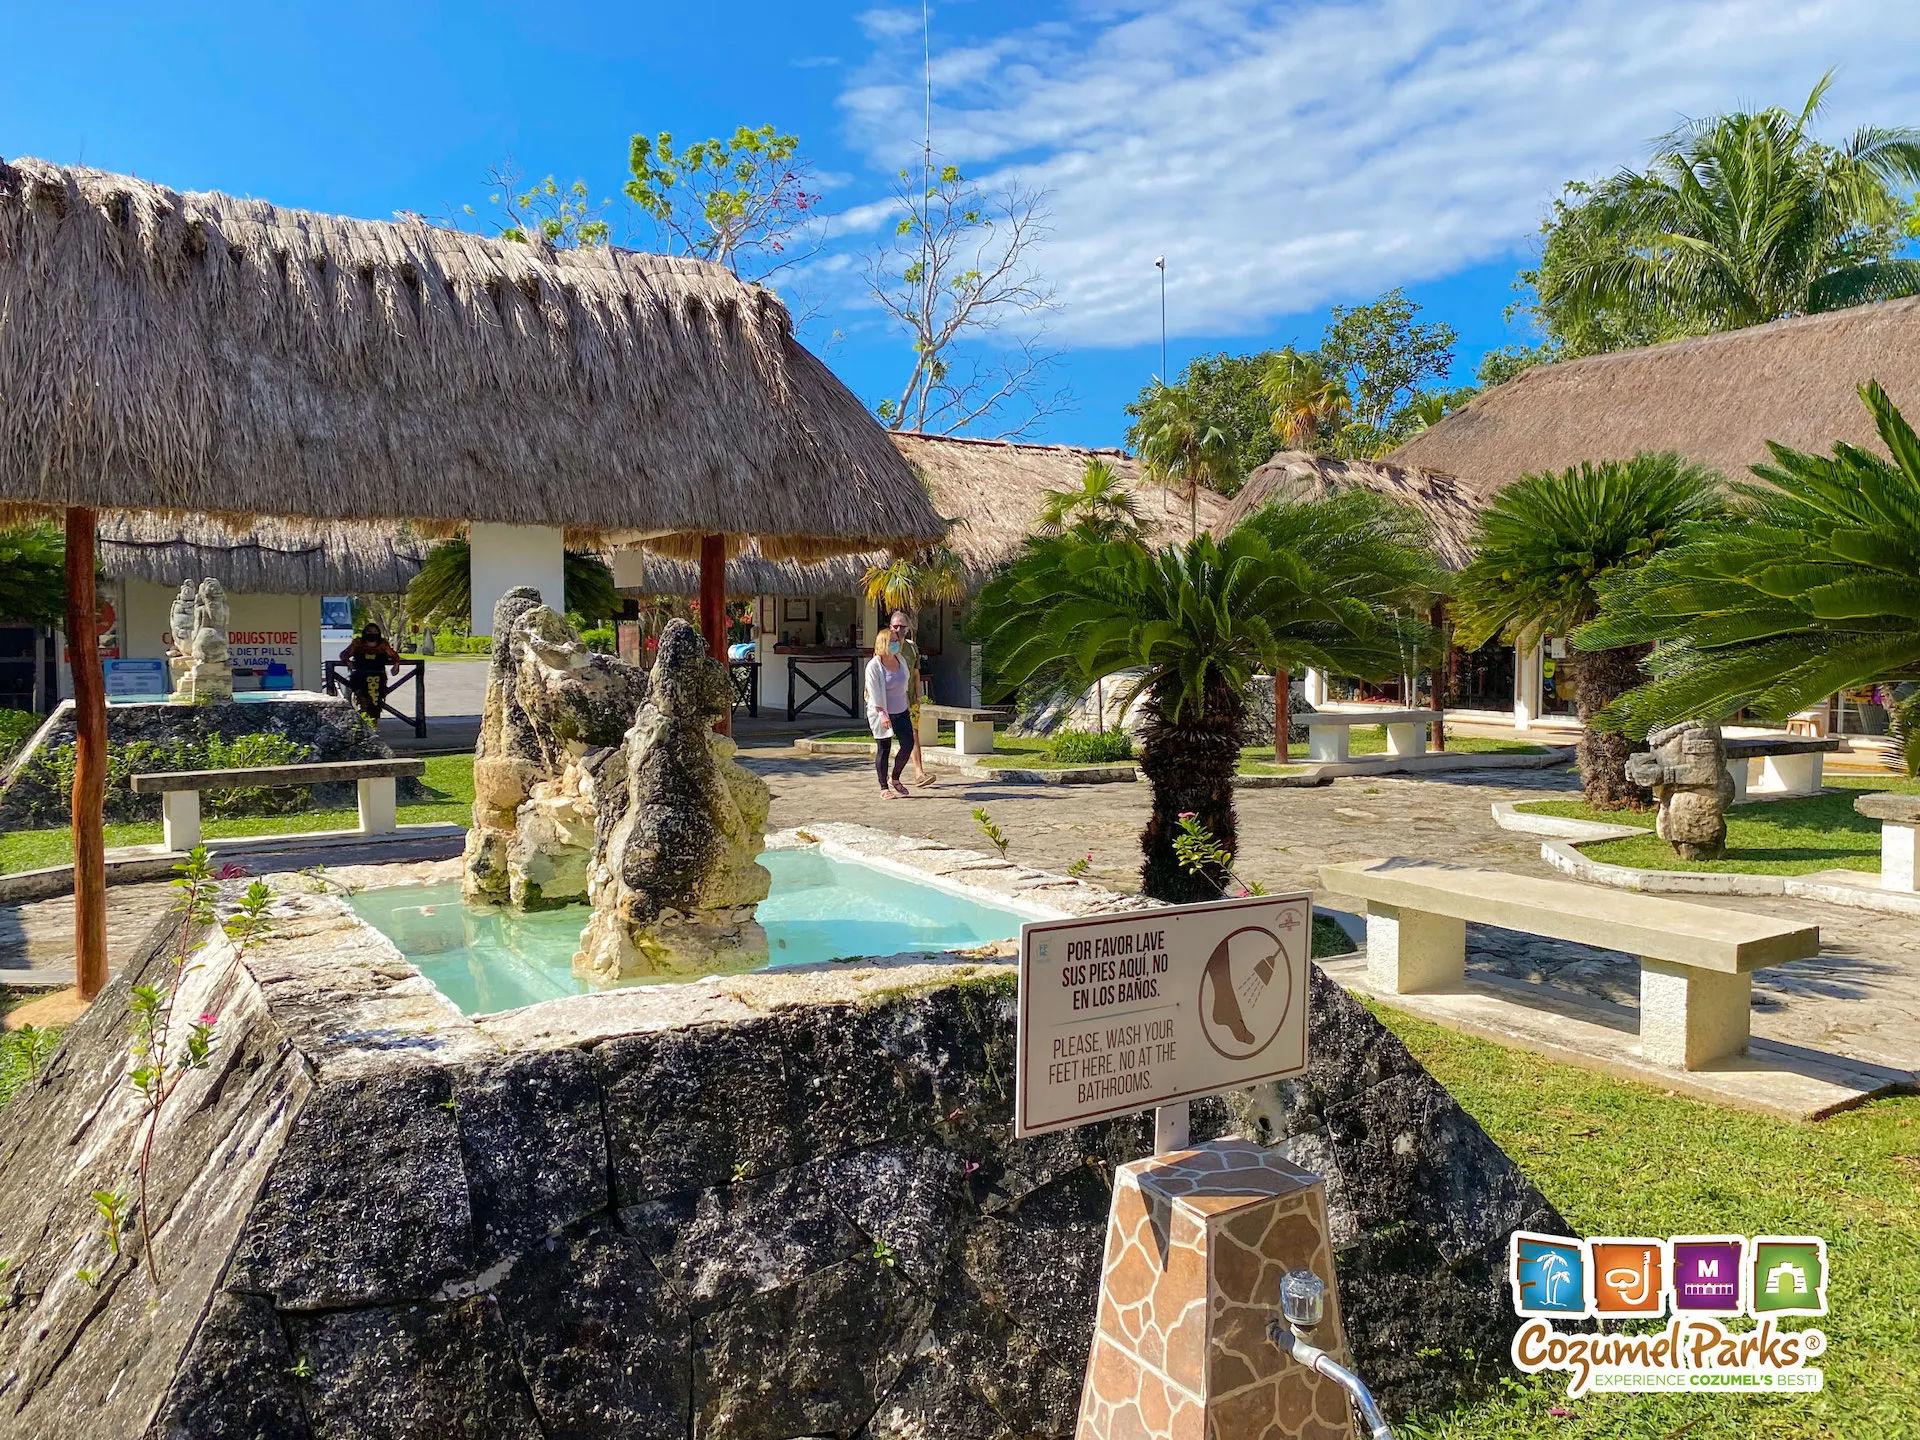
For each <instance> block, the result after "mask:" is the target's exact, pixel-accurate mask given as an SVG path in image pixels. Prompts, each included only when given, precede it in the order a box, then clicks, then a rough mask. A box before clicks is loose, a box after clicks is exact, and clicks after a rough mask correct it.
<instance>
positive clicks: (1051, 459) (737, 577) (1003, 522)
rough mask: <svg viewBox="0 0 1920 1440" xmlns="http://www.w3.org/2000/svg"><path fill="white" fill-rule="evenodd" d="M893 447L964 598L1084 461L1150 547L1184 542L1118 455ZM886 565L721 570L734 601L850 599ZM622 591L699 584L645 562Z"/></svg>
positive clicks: (987, 445) (874, 558)
mask: <svg viewBox="0 0 1920 1440" xmlns="http://www.w3.org/2000/svg"><path fill="white" fill-rule="evenodd" d="M891 438H892V440H893V443H894V445H895V446H896V447H897V448H898V450H899V452H900V454H901V455H903V456H904V457H905V458H906V460H907V461H908V463H909V464H911V465H912V467H913V469H914V470H915V471H916V472H917V473H918V474H919V475H920V476H921V477H922V479H923V480H924V482H925V484H926V488H927V492H928V493H929V494H930V495H931V496H932V497H933V503H934V507H935V508H936V509H937V510H939V512H940V513H941V514H942V515H944V516H946V517H947V518H948V519H949V520H951V521H952V524H953V528H952V530H951V531H950V532H949V533H948V536H947V544H948V545H950V546H951V547H952V548H953V550H954V553H955V554H957V555H958V556H959V557H960V560H961V563H962V564H963V565H964V566H965V567H966V572H967V583H968V588H969V589H970V590H972V589H978V588H979V587H980V586H981V585H982V584H984V583H985V582H986V580H987V577H988V576H989V575H991V574H992V573H993V571H994V570H995V569H997V568H998V567H999V566H1001V565H1003V564H1005V563H1006V562H1007V561H1008V560H1011V559H1012V558H1013V557H1014V555H1015V554H1016V553H1017V552H1018V551H1019V549H1020V546H1021V545H1022V544H1023V543H1024V542H1025V541H1026V539H1027V537H1028V536H1029V535H1032V534H1034V533H1035V532H1036V531H1037V530H1038V529H1039V526H1040V512H1041V510H1042V509H1043V508H1044V507H1045V505H1046V503H1047V496H1046V492H1047V491H1049V490H1068V489H1072V488H1073V487H1074V486H1076V485H1078V484H1079V481H1080V475H1081V472H1082V471H1084V470H1085V469H1086V466H1087V462H1088V461H1089V460H1104V461H1105V462H1106V463H1107V464H1109V465H1111V466H1112V467H1113V468H1114V470H1115V471H1117V472H1118V473H1119V475H1120V478H1121V480H1122V481H1123V482H1124V483H1125V484H1126V486H1127V488H1128V489H1130V490H1131V491H1133V492H1134V496H1135V498H1136V499H1137V500H1138V502H1139V505H1140V510H1141V517H1142V519H1143V520H1144V522H1145V527H1146V531H1147V535H1148V537H1149V538H1150V539H1152V538H1155V537H1158V538H1160V539H1171V540H1180V539H1184V538H1185V537H1186V533H1187V501H1186V499H1185V497H1184V496H1183V495H1181V494H1178V493H1176V492H1173V491H1171V490H1168V489H1166V488H1165V487H1163V486H1161V485H1159V484H1157V483H1155V482H1154V481H1152V480H1149V479H1148V478H1147V477H1146V475H1145V473H1144V471H1143V469H1142V467H1141V465H1140V464H1139V462H1138V461H1136V460H1135V459H1134V458H1133V457H1132V456H1130V455H1128V454H1127V453H1126V452H1125V451H1123V450H1089V449H1085V448H1082V447H1080V446H1077V445H1035V444H1029V443H1026V442H1023V441H1015V440H975V439H971V438H968V437H966V436H959V435H922V434H919V433H917V432H914V431H903V432H895V433H894V434H893V435H892V436H891ZM1226 506H1227V501H1226V500H1224V499H1223V498H1221V497H1220V496H1218V495H1216V494H1214V493H1213V492H1212V491H1210V490H1202V491H1201V492H1200V495H1199V521H1200V528H1201V529H1203V530H1204V529H1209V528H1211V527H1212V525H1213V524H1214V522H1215V521H1216V520H1217V519H1218V518H1219V517H1220V515H1221V514H1222V513H1224V511H1225V509H1226ZM886 559H887V557H886V556H885V555H884V554H883V553H880V552H877V551H876V552H873V553H870V554H866V555H849V556H844V557H842V558H840V559H837V560H828V561H824V562H821V563H819V564H812V565H800V564H793V563H782V562H780V561H776V560H772V559H769V558H768V557H767V555H766V554H765V553H764V551H763V550H761V549H759V548H757V547H748V548H747V549H746V550H745V551H743V552H742V553H741V554H740V555H738V556H736V557H735V558H734V559H732V560H730V561H729V562H728V564H727V591H728V593H729V594H733V595H846V594H852V593H857V592H858V591H859V590H860V588H861V581H862V577H863V576H865V574H866V572H867V570H868V568H869V567H870V566H875V565H883V564H885V563H886ZM621 589H622V590H623V591H624V592H626V593H627V594H654V595H690V594H693V593H694V592H695V591H697V590H698V589H699V576H698V573H697V571H696V570H695V569H694V567H692V566H691V565H685V564H676V563H674V562H673V561H670V560H660V559H655V558H652V557H649V559H648V561H647V570H646V579H645V581H644V583H642V584H638V585H623V586H622V587H621Z"/></svg>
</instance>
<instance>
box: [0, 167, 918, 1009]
mask: <svg viewBox="0 0 1920 1440" xmlns="http://www.w3.org/2000/svg"><path fill="white" fill-rule="evenodd" d="M0 509H5V510H7V511H9V512H10V513H12V514H14V515H48V514H51V515H64V516H65V517H66V519H67V526H68V540H69V546H68V553H69V561H70V563H69V564H68V567H67V574H68V587H69V596H68V611H69V621H68V636H67V638H68V641H69V643H70V644H71V646H72V647H73V655H72V661H73V664H72V669H73V676H74V680H75V686H76V694H75V700H76V704H77V707H78V709H79V712H80V736H81V740H80V753H79V771H80V780H79V782H78V784H77V786H76V791H75V794H76V806H75V811H76V813H75V819H74V834H75V847H76V853H77V856H78V861H77V865H76V873H75V879H76V889H77V894H78V902H79V903H78V904H77V905H76V913H77V914H78V916H79V917H80V923H79V930H80V935H79V946H78V950H79V957H80V963H79V971H80V975H81V990H82V992H83V993H85V994H88V995H91V994H92V993H94V992H95V991H96V990H97V988H98V986H99V985H100V984H101V983H104V979H105V939H104V935H105V931H104V903H103V897H104V890H103V886H104V881H103V879H102V878H101V877H102V875H103V873H104V872H103V869H102V861H101V859H100V855H101V845H102V839H101V831H100V822H99V806H98V801H97V798H96V797H97V796H98V795H99V794H101V793H102V792H103V787H104V784H105V768H104V767H105V746H106V721H105V710H104V705H103V700H102V696H101V693H100V681H99V670H98V666H97V663H96V660H95V648H94V634H95V627H94V625H93V624H92V623H91V618H90V617H91V616H92V615H93V613H94V609H95V597H94V595H93V554H94V527H95V516H96V513H97V512H98V511H102V510H107V511H113V510H127V511H158V512H163V513H171V514H180V513H190V514H205V515H214V516H221V517H229V518H232V519H233V520H235V521H236V522H241V523H244V522H247V521H250V520H251V519H252V518H253V517H255V516H259V515H267V516H294V517H301V518H306V519H316V520H377V521H391V520H400V519H407V520H414V521H419V522H424V523H425V524H426V525H428V526H429V527H430V526H431V525H432V524H433V523H435V522H439V523H442V524H449V523H467V524H469V525H471V526H472V540H473V544H474V551H475V566H474V591H475V606H476V609H478V608H481V607H482V606H487V607H490V605H491V599H492V596H493V595H497V594H498V593H499V592H500V591H501V590H503V589H505V588H506V585H507V584H511V583H515V582H516V581H524V582H528V583H533V584H535V585H538V586H540V587H541V589H542V591H543V593H545V592H546V591H548V590H551V591H552V592H553V593H554V595H555V596H556V597H557V596H558V594H559V589H560V580H561V545H562V535H563V533H566V532H571V533H573V534H575V535H578V536H580V537H582V538H591V539H592V540H594V541H597V542H599V543H631V542H639V541H645V542H647V543H651V544H655V545H658V546H661V547H662V548H665V549H668V550H671V551H674V552H676V553H679V554H682V555H686V556H693V555H695V554H698V555H700V556H701V557H702V559H703V560H704V561H705V563H706V566H707V570H708V574H709V576H710V581H711V583H710V584H709V586H708V587H707V593H706V594H705V595H703V607H702V608H703V615H704V618H705V620H706V621H707V628H708V630H709V634H710V638H712V639H715V640H718V639H719V638H720V635H719V627H720V623H721V608H722V607H721V605H720V603H719V602H720V580H721V574H720V566H721V564H722V563H723V561H724V556H725V553H726V552H727V550H729V549H738V548H739V547H740V545H741V544H742V543H743V542H744V538H745V537H749V536H756V537H758V538H759V540H760V543H761V545H762V547H763V549H765V551H766V553H768V554H770V555H774V556H776V557H780V558H786V557H792V558H799V559H808V560H813V559H822V558H825V557H827V556H830V555H833V554H836V553H839V552H842V551H847V550H866V549H871V548H874V547H876V546H896V545H897V546H909V545H914V544H919V543H925V542H928V541H932V540H935V539H937V538H938V537H939V536H940V535H941V534H942V533H943V531H944V526H943V525H942V524H941V522H940V520H939V517H938V515H937V514H936V513H935V512H934V510H933V507H932V505H931V504H930V503H929V502H928V500H927V497H926V494H925V492H924V491H923V490H922V489H921V487H920V486H919V484H918V483H917V482H916V481H915V479H914V476H913V472H912V471H911V469H910V468H909V467H908V466H907V465H906V463H905V462H904V461H903V460H902V459H901V457H900V455H899V453H898V452H897V451H896V450H894V448H893V447H892V446H891V445H890V444H888V443H887V439H886V436H885V434H884V433H883V432H882V431H881V430H880V428H879V427H878V426H877V425H876V424H875V423H874V421H873V419H872V417H871V416H869V415H868V414H867V412H866V410H865V408H864V407H863V406H862V405H861V404H860V402H859V401H858V400H857V399H856V398H855V397H854V396H853V395H852V394H851V393H850V392H848V390H847V389H846V388H845V387H844V386H843V385H841V384H840V383H839V381H837V380H836V379H835V378H834V377H833V375H832V374H831V373H830V372H829V371H828V370H827V368H826V366H825V365H823V364H822V363H821V362H820V361H819V360H818V359H817V358H816V357H814V356H813V355H811V354H809V353H808V352H807V351H806V350H805V349H804V348H803V347H802V346H801V345H800V344H799V343H798V342H796V341H795V340H794V338H793V333H792V326H791V323H790V321H789V319H788V316H787V312H786V310H785V308H784V307H783V306H782V305H781V304H780V302H779V300H778V299H777V298H776V297H775V296H774V295H773V294H772V293H771V292H769V291H767V290H764V289H761V288H759V287H757V286H752V285H747V284H743V283H742V282H740V281H739V280H738V279H736V278H735V277H733V276H732V275H731V274H729V273H728V272H727V271H726V270H724V269H723V268H721V267H718V266H713V265H708V264H704V263H701V262H698V261H693V260H679V259H665V258H662V257H658V256H648V255H636V254H632V253H629V252H625V251H620V250H614V249H604V248H603V249H592V250H562V251H555V250H553V249H550V248H548V247H546V246H544V245H539V244H519V243H515V242H510V241H502V240H489V239H484V238H482V237H479V236H475V235H468V234H463V233H460V232H457V231H452V230H445V229H439V228H436V227H433V226H430V225H427V224H424V223H421V222H418V221H406V222H383V221H368V220H351V219H343V218H340V217H337V216H330V215H318V214H313V213H310V212H306V211H300V210H288V209H283V208H280V207H276V206H274V205H271V204H268V203H267V202H265V201H261V200H240V199H235V198H232V197H230V196H225V195H218V194H191V193H186V194H183V193H181V192H178V191H174V190H169V189H167V188H165V187H164V186H160V185H156V184H153V183H151V182H149V181H145V180H136V179H133V178H131V177H129V176H124V175H110V174H105V173H102V172H100V171H96V170H86V169H79V168H74V167H65V166H59V165H52V164H47V163H45V162H42V161H37V160H18V161H14V162H12V163H10V164H9V163H5V162H0Z"/></svg>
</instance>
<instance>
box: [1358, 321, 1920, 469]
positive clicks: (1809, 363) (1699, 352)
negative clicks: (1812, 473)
mask: <svg viewBox="0 0 1920 1440" xmlns="http://www.w3.org/2000/svg"><path fill="white" fill-rule="evenodd" d="M1866 380H1878V381H1879V382H1880V383H1881V384H1882V385H1883V386H1885V387H1886V391H1887V393H1888V394H1889V395H1890V396H1892V397H1893V401H1894V403H1895V404H1896V405H1899V406H1901V407H1902V409H1903V410H1905V412H1906V413H1907V414H1908V415H1909V416H1913V417H1920V299H1908V300H1886V301H1882V302H1881V303H1879V304H1875V305H1859V306H1855V307H1853V308H1851V309H1847V310H1835V311H1832V312H1830V313H1828V314H1824V315H1804V316H1799V317H1796V318H1794V319H1791V320H1775V321H1773V322H1772V323H1770V324H1766V325H1754V326H1751V327H1749V328H1747V329H1744V330H1730V331H1727V332H1726V333H1724V334H1719V335H1702V336H1700V337H1699V338H1697V339H1693V340H1675V341H1671V342H1669V343H1667V344H1665V345H1650V346H1647V347H1645V348H1644V349H1639V350H1623V351H1619V352H1617V353H1615V354H1611V355H1594V356H1590V357H1589V358H1587V359H1584V360H1566V361H1562V362H1561V363H1560V364H1557V365H1538V366H1535V367H1534V368H1533V369H1531V370H1526V371H1523V372H1521V374H1519V375H1517V376H1516V377H1514V378H1513V379H1512V380H1509V381H1508V382H1507V383H1506V384H1504V385H1500V386H1497V387H1495V388H1494V389H1492V390H1489V391H1487V392H1486V393H1485V394H1483V395H1479V396H1476V397H1475V398H1474V399H1473V400H1472V401H1471V402H1470V403H1469V404H1467V405H1466V406H1464V407H1463V408H1461V409H1459V410H1456V411H1454V412H1453V413H1452V414H1450V415H1448V416H1447V417H1446V418H1445V419H1443V420H1441V421H1440V422H1439V423H1438V424H1436V425H1434V426H1433V427H1432V428H1431V429H1428V430H1424V431H1422V432H1421V433H1420V434H1418V435H1416V436H1414V437H1413V439H1411V440H1409V441H1408V442H1407V443H1406V444H1404V445H1402V446H1401V447H1400V448H1399V449H1398V450H1396V451H1394V452H1393V454H1392V456H1391V457H1390V458H1391V459H1392V460H1393V461H1394V462H1396V463H1398V464H1402V465H1418V466H1424V467H1427V468H1429V469H1434V470H1440V471H1444V472H1446V473H1447V474H1450V475H1453V476H1455V477H1457V478H1458V480H1459V481H1460V483H1461V485H1462V486H1463V487H1464V488H1465V489H1466V490H1467V491H1468V492H1469V493H1471V494H1473V495H1475V496H1477V497H1479V498H1481V499H1485V497H1487V496H1489V495H1491V494H1492V493H1493V492H1494V491H1496V490H1498V489H1499V488H1500V487H1501V486H1503V485H1506V484H1508V483H1509V482H1511V481H1513V480H1516V479H1518V478H1519V477H1520V476H1522V475H1525V474H1529V473H1533V472H1536V471H1542V470H1563V469H1565V468H1567V467H1568V466H1570V465H1575V464H1578V463H1579V462H1580V461H1582V460H1624V459H1628V458H1630V457H1631V456H1633V455H1635V454H1638V453H1639V452H1641V451H1643V450H1677V451H1679V452H1680V453H1681V454H1683V455H1685V456H1686V457H1687V458H1688V459H1689V460H1694V461H1698V462H1700V463H1703V464H1707V465H1712V466H1715V467H1716V468H1718V469H1719V470H1720V471H1722V472H1723V473H1724V474H1726V475H1729V476H1733V477H1740V476H1743V475H1744V474H1745V472H1746V469H1747V467H1748V466H1750V465H1753V464H1755V463H1758V462H1761V461H1765V460H1767V459H1768V458H1769V457H1768V453H1767V442H1768V441H1769V440H1773V441H1778V442H1779V443H1780V444H1782V445H1788V446H1791V447H1793V448H1794V449H1796V450H1806V451H1810V452H1813V453H1816V454H1825V453H1826V452H1828V451H1830V450H1831V449H1832V448H1833V444H1834V442H1835V441H1836V440H1847V441H1851V442H1853V443H1854V444H1857V445H1865V446H1869V447H1871V448H1872V449H1874V450H1880V449H1881V446H1880V444H1879V440H1878V438H1877V437H1876V435H1875V434H1874V429H1873V417H1872V416H1870V415H1869V414H1868V413H1867V409H1866V407H1865V406H1864V405H1862V404H1861V403H1860V398H1859V396H1858V394H1856V393H1855V391H1856V387H1857V386H1859V385H1860V384H1861V382H1863V381H1866Z"/></svg>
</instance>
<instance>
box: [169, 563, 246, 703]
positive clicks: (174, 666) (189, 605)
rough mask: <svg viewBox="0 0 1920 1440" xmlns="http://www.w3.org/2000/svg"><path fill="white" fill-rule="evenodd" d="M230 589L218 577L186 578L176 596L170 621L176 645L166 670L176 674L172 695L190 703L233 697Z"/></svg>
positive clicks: (170, 610)
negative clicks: (229, 649) (195, 580)
mask: <svg viewBox="0 0 1920 1440" xmlns="http://www.w3.org/2000/svg"><path fill="white" fill-rule="evenodd" d="M228 615H229V611H228V607H227V590H226V587H225V586H224V585H222V584H221V583H220V582H219V581H218V580H202V581H201V582H200V584H199V586H198V587H197V588H196V587H195V585H194V583H193V581H191V580H183V581H182V582H181V583H180V593H179V594H178V595H176V596H174V597H173V604H172V605H171V606H170V607H169V608H168V613H167V621H168V623H169V624H170V625H172V627H173V631H172V633H173V648H172V649H171V650H169V651H168V652H167V671H168V673H169V674H170V675H171V676H172V677H173V698H174V699H175V700H177V701H181V702H184V703H185V704H189V705H211V704H213V703H214V702H216V701H220V700H231V699H233V665H232V662H231V661H230V660H229V659H228V657H227V619H228Z"/></svg>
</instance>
